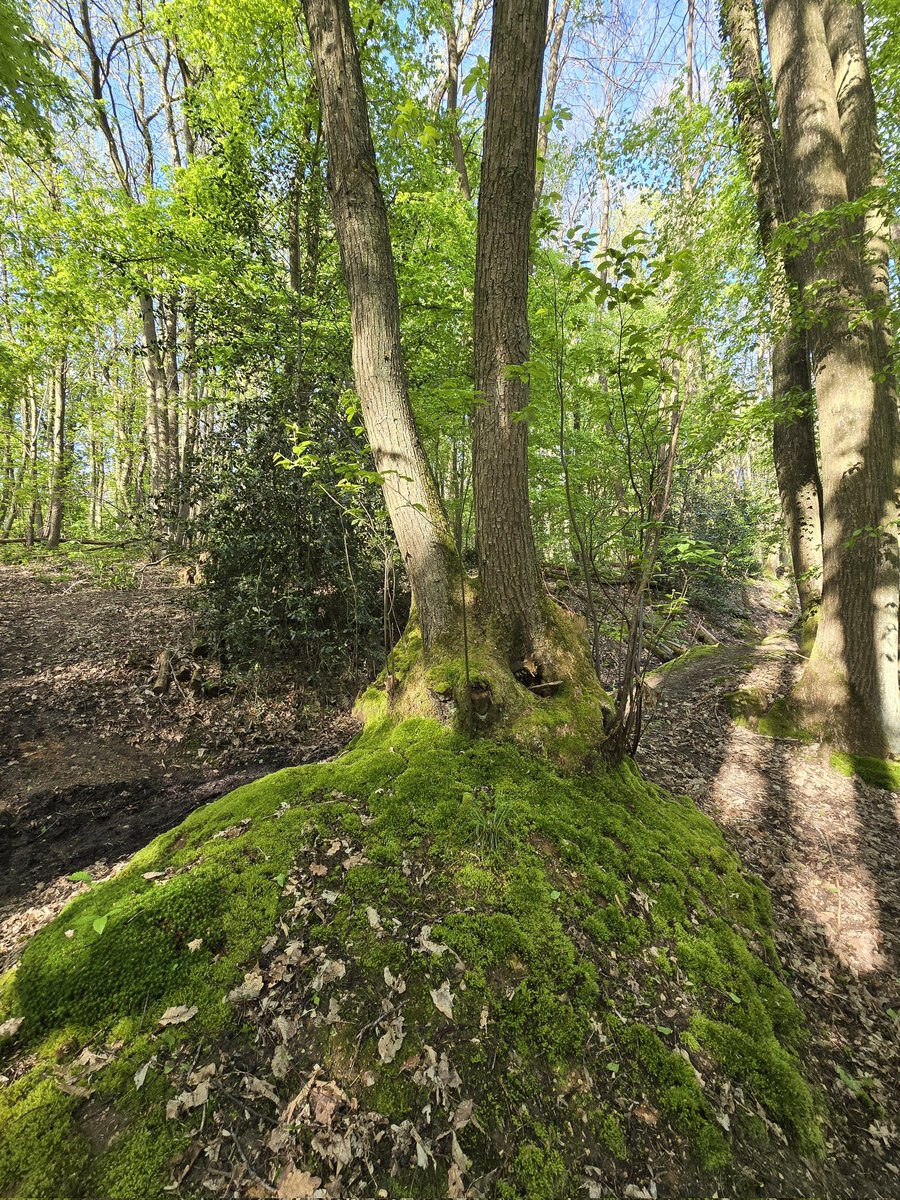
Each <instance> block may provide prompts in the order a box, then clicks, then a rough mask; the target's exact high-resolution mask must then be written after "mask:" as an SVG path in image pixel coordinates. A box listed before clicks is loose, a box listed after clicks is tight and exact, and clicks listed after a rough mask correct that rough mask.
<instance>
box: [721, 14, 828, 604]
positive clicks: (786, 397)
mask: <svg viewBox="0 0 900 1200" xmlns="http://www.w3.org/2000/svg"><path fill="white" fill-rule="evenodd" d="M722 30H723V33H724V35H725V39H726V42H727V49H728V60H729V68H730V72H731V80H732V84H733V87H732V98H733V101H734V106H735V110H736V112H737V119H738V132H739V135H740V140H741V146H742V149H743V152H744V160H745V162H746V164H747V171H748V174H749V176H750V182H751V186H752V187H753V195H754V198H755V201H756V215H757V224H758V227H759V240H760V244H761V246H762V251H763V254H764V256H765V258H766V263H767V265H768V268H769V276H770V284H769V304H770V309H771V315H772V325H773V327H774V329H775V344H774V346H773V348H772V408H773V411H774V421H773V426H772V450H773V457H774V460H775V475H776V478H777V480H778V492H779V495H780V497H781V511H782V514H783V516H784V523H785V526H786V528H787V533H788V542H789V544H790V549H791V564H792V567H793V573H794V580H795V582H796V585H797V593H798V596H799V599H800V610H801V613H802V615H803V617H804V618H805V617H807V616H808V615H809V614H810V613H811V612H812V611H813V610H814V609H815V608H817V607H818V605H819V602H820V600H821V596H822V482H821V479H820V476H819V462H818V456H817V452H816V431H815V415H814V411H813V404H814V400H813V395H812V380H811V378H810V373H809V355H808V353H807V348H806V333H805V330H804V328H803V325H802V322H801V321H800V320H799V314H797V313H795V312H793V311H792V306H791V286H790V278H789V275H788V270H789V265H790V264H788V263H787V262H786V261H785V256H784V253H783V252H782V251H780V250H778V249H776V248H775V247H774V246H773V244H772V238H773V235H774V234H775V232H776V230H777V229H778V227H779V226H780V225H781V224H783V222H784V220H785V209H784V198H783V187H782V165H781V162H780V154H781V149H780V145H779V142H778V135H777V133H776V131H775V124H774V120H773V117H772V109H771V106H770V103H769V94H768V90H767V88H766V78H765V71H764V68H763V59H762V45H761V38H760V30H759V14H758V11H757V0H723V3H722Z"/></svg>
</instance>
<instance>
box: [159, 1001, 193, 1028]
mask: <svg viewBox="0 0 900 1200" xmlns="http://www.w3.org/2000/svg"><path fill="white" fill-rule="evenodd" d="M197 1012H198V1009H197V1005H196V1004H192V1005H191V1007H190V1008H188V1006H187V1005H186V1004H176V1005H175V1007H174V1008H167V1009H166V1011H165V1012H164V1013H163V1015H162V1016H161V1017H160V1018H159V1023H160V1025H183V1024H184V1023H185V1021H190V1019H191V1018H192V1017H196V1015H197Z"/></svg>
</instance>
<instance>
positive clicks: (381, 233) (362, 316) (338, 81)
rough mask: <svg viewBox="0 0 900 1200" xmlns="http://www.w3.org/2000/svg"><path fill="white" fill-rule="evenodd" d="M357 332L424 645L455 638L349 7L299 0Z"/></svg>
mask: <svg viewBox="0 0 900 1200" xmlns="http://www.w3.org/2000/svg"><path fill="white" fill-rule="evenodd" d="M303 11H304V15H305V17H306V24H307V28H308V30H309V38H310V46H311V48H312V55H313V62H314V64H315V70H316V78H317V80H318V87H319V100H320V104H321V108H322V124H323V127H324V129H325V138H326V141H327V144H328V156H329V171H328V184H329V190H330V193H331V202H332V211H333V215H334V224H335V231H336V233H337V239H338V244H339V246H340V251H341V263H342V266H343V270H344V279H345V282H346V285H347V292H348V294H349V297H350V312H351V320H352V326H353V373H354V376H355V379H356V387H357V391H358V393H359V398H360V403H361V405H362V414H363V421H364V423H365V427H366V433H367V434H368V438H369V444H370V446H371V449H372V456H373V458H374V460H375V467H376V470H377V471H378V473H379V475H380V476H381V479H382V487H383V489H384V499H385V504H386V507H387V510H388V512H389V514H390V517H391V523H392V525H393V528H394V533H395V535H396V538H397V544H398V546H399V548H400V555H401V558H402V559H403V562H404V565H405V567H406V570H407V572H408V574H409V579H410V585H411V587H412V592H413V598H414V600H415V604H416V611H417V615H418V619H419V621H420V623H421V628H422V637H423V640H424V643H425V645H426V647H429V648H430V647H433V646H436V645H437V644H439V643H440V642H446V641H455V635H456V628H455V626H456V616H455V614H456V613H457V611H458V605H459V601H458V597H459V586H460V585H459V575H460V572H459V563H458V558H457V555H456V548H455V546H454V544H453V537H452V534H451V532H450V526H449V524H448V523H447V518H446V515H445V513H444V510H443V506H442V505H441V502H440V497H439V496H438V492H437V487H436V486H435V482H434V478H433V476H432V473H431V469H430V467H429V464H428V460H427V459H426V457H425V451H424V449H423V447H422V443H421V439H420V438H419V433H418V430H417V429H416V425H415V421H414V419H413V414H412V409H411V407H410V403H409V385H408V383H407V378H406V367H405V364H404V360H403V351H402V348H401V345H400V309H399V305H398V302H397V281H396V276H395V272H394V257H393V250H392V247H391V238H390V232H389V230H388V222H387V212H386V209H385V205H384V197H383V195H382V192H381V186H380V184H379V180H378V166H377V163H376V161H375V147H374V144H373V142H372V134H371V129H370V126H369V114H368V107H367V104H366V95H365V89H364V86H363V78H362V71H361V69H360V63H359V52H358V50H357V47H356V38H355V35H354V32H353V23H352V19H351V16H350V6H349V3H348V0H303Z"/></svg>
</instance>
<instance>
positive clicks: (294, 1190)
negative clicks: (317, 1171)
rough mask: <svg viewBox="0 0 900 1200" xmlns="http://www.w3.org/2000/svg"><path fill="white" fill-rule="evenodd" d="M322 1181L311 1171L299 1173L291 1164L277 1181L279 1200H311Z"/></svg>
mask: <svg viewBox="0 0 900 1200" xmlns="http://www.w3.org/2000/svg"><path fill="white" fill-rule="evenodd" d="M321 1182H322V1180H321V1179H320V1178H319V1177H318V1175H310V1173H309V1171H298V1170H297V1168H296V1167H295V1166H294V1165H293V1164H290V1165H289V1166H286V1167H285V1168H284V1170H283V1171H282V1172H281V1174H280V1175H279V1176H278V1178H277V1179H276V1180H275V1184H276V1187H277V1189H278V1190H277V1192H276V1195H277V1196H278V1200H309V1198H310V1197H311V1196H312V1195H313V1194H314V1192H315V1190H316V1188H317V1187H319V1185H320V1184H321Z"/></svg>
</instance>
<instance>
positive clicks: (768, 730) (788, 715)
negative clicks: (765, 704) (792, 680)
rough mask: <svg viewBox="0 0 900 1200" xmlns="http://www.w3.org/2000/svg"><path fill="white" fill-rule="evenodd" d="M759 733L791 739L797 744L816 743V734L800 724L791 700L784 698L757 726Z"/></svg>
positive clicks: (776, 702) (773, 706)
mask: <svg viewBox="0 0 900 1200" xmlns="http://www.w3.org/2000/svg"><path fill="white" fill-rule="evenodd" d="M756 730H757V732H758V733H761V734H763V735H764V736H765V737H771V738H789V739H790V740H792V741H795V742H814V741H815V740H816V737H815V734H814V733H812V732H811V731H810V730H809V729H804V728H803V727H802V726H801V725H799V724H798V722H797V718H796V715H795V714H794V712H793V711H792V706H791V703H790V699H789V698H788V697H787V696H782V697H781V699H779V700H776V701H775V703H774V704H773V705H772V707H771V708H770V709H769V711H768V712H767V713H766V714H765V715H764V716H762V717H760V719H759V721H758V722H757V724H756Z"/></svg>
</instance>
